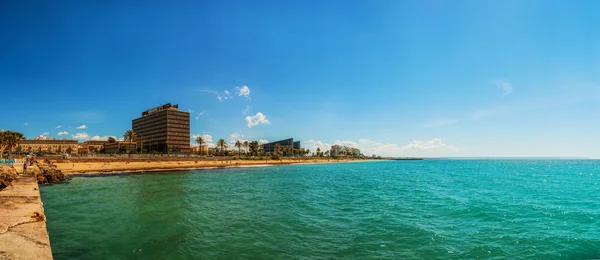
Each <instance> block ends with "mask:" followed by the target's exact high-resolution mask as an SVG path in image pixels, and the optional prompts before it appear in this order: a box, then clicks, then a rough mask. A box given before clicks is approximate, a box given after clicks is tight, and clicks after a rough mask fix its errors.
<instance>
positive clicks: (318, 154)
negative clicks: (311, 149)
mask: <svg viewBox="0 0 600 260" xmlns="http://www.w3.org/2000/svg"><path fill="white" fill-rule="evenodd" d="M317 156H321V148H318V147H317Z"/></svg>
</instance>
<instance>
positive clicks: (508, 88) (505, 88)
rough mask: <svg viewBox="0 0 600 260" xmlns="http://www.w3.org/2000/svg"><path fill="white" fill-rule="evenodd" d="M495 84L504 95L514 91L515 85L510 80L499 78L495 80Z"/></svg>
mask: <svg viewBox="0 0 600 260" xmlns="http://www.w3.org/2000/svg"><path fill="white" fill-rule="evenodd" d="M494 85H496V87H498V88H499V89H500V91H502V95H503V96H506V95H510V94H511V93H512V92H513V87H512V85H511V84H510V83H509V82H508V81H505V80H502V79H497V80H494Z"/></svg>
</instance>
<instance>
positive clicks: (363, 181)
mask: <svg viewBox="0 0 600 260" xmlns="http://www.w3.org/2000/svg"><path fill="white" fill-rule="evenodd" d="M41 192H42V198H43V202H44V208H45V213H46V216H47V226H48V231H49V234H50V240H51V246H52V252H53V254H54V257H55V259H434V258H440V259H469V258H484V259H494V258H495V259H582V258H598V257H600V215H599V213H600V161H595V160H424V161H375V162H361V163H338V164H314V165H290V166H273V167H260V168H234V169H222V170H197V171H186V172H165V173H148V174H130V175H119V176H111V177H75V178H73V179H72V180H71V181H70V182H68V183H66V184H59V185H52V186H44V187H42V188H41Z"/></svg>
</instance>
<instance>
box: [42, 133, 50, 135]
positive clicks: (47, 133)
mask: <svg viewBox="0 0 600 260" xmlns="http://www.w3.org/2000/svg"><path fill="white" fill-rule="evenodd" d="M49 134H50V132H44V133H43V134H42V135H49Z"/></svg>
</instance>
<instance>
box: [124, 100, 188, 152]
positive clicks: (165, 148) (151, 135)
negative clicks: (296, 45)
mask: <svg viewBox="0 0 600 260" xmlns="http://www.w3.org/2000/svg"><path fill="white" fill-rule="evenodd" d="M131 124H132V127H131V128H132V129H133V131H134V132H135V133H136V135H137V140H138V142H139V143H140V148H141V149H143V150H144V151H147V152H152V151H158V152H164V153H189V152H190V113H188V112H185V111H179V109H178V105H171V104H166V105H162V106H159V107H155V108H152V109H150V110H147V111H144V112H142V117H140V118H137V119H134V120H133V121H132V122H131Z"/></svg>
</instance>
